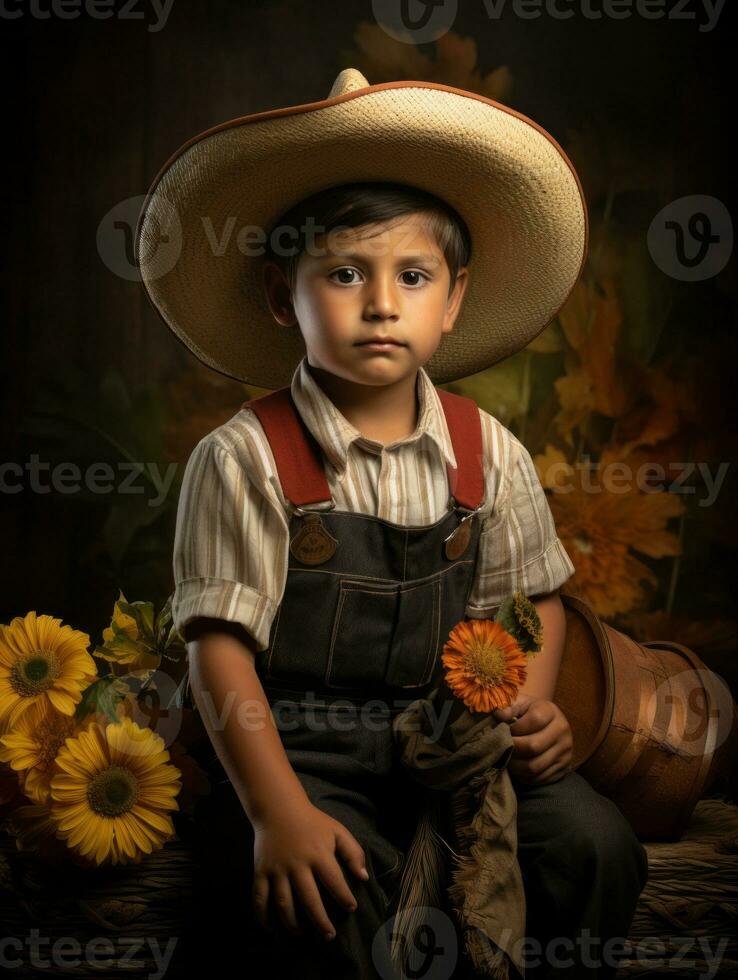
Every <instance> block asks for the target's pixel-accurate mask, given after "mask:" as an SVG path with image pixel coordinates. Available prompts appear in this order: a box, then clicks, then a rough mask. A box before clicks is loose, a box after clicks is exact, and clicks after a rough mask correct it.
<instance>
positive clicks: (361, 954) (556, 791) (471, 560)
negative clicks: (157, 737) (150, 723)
mask: <svg viewBox="0 0 738 980" xmlns="http://www.w3.org/2000/svg"><path fill="white" fill-rule="evenodd" d="M438 394H439V397H440V399H441V403H442V405H443V410H444V413H445V415H446V420H447V423H448V428H449V433H450V435H451V440H452V443H453V448H454V454H455V457H456V461H457V463H458V468H457V469H456V470H453V469H451V468H449V469H448V478H449V505H450V509H449V512H448V513H447V514H445V515H444V516H443V517H442V518H441V519H440V520H438V521H436V522H435V523H434V524H431V525H428V526H426V527H412V526H409V527H404V526H400V525H398V524H393V523H391V522H389V521H385V520H381V519H379V518H376V517H372V516H368V515H365V514H359V513H348V512H339V511H336V510H335V509H332V503H333V502H332V500H331V495H330V491H329V488H328V485H327V482H326V479H325V474H324V471H323V463H322V454H321V451H320V449H319V447H318V445H317V443H316V442H315V440H314V438H313V436H312V435H311V433H310V432H309V430H308V429H307V427H306V426H305V425H304V423H303V422H302V419H301V417H300V415H299V413H298V412H297V410H296V408H295V406H294V403H293V402H292V398H291V392H290V389H289V388H283V389H281V390H279V391H276V392H273V393H271V394H269V395H265V396H263V397H262V398H257V399H254V400H252V401H249V402H246V403H244V404H245V405H246V406H248V407H250V408H252V409H253V410H254V411H255V412H256V414H257V416H258V417H259V420H260V422H261V424H262V426H263V428H264V431H265V432H266V434H267V437H268V439H269V442H270V445H271V448H272V451H273V454H274V458H275V461H276V464H277V470H278V475H279V479H280V482H281V486H282V489H283V491H284V494H285V497H286V498H287V499H288V500H289V501H291V503H292V504H293V505H294V506H295V508H296V509H295V512H294V514H293V515H292V517H291V520H290V528H289V529H290V561H289V568H288V574H287V582H286V586H285V592H284V596H283V599H282V603H281V605H280V608H279V611H278V614H277V616H276V617H275V621H274V623H273V624H272V630H271V633H270V642H269V647H268V648H267V649H266V650H264V651H259V652H258V653H257V656H256V660H255V662H256V669H257V671H258V673H259V676H260V678H261V680H262V684H263V686H264V688H265V691H266V693H267V696H268V699H269V702H270V705H271V706H272V712H273V716H274V717H275V721H276V722H277V724H278V726H279V729H280V736H281V739H282V743H283V745H284V747H285V751H286V753H287V756H288V758H289V760H290V762H291V764H292V766H293V768H294V770H295V773H296V774H297V776H298V778H299V780H300V782H301V783H302V785H303V788H304V789H305V791H306V793H307V795H308V797H309V799H310V801H311V803H312V804H313V805H314V806H316V807H318V808H319V809H321V810H323V811H324V812H326V813H327V814H329V815H330V816H331V817H333V818H334V819H335V820H337V821H339V822H340V823H341V824H342V825H343V826H344V827H346V828H347V829H348V830H349V831H350V832H351V833H352V834H353V836H354V837H355V838H356V840H357V841H358V842H359V844H360V845H361V846H362V848H363V850H364V855H365V860H366V866H367V869H368V871H369V880H368V881H362V880H361V879H359V878H358V877H356V876H355V875H354V874H353V873H352V872H351V871H350V870H349V869H348V867H347V866H343V865H342V869H343V871H344V877H345V879H346V881H347V883H348V885H349V888H350V889H351V891H352V893H353V895H354V897H355V899H356V902H357V908H356V910H355V911H353V912H349V911H347V910H346V909H345V908H344V907H343V906H342V905H339V904H338V903H336V902H335V901H334V900H333V898H332V895H331V894H330V893H329V892H328V890H327V889H325V888H324V887H322V886H321V885H320V883H318V884H319V887H320V891H321V897H322V899H323V902H324V905H325V908H326V911H327V913H328V915H329V917H330V919H331V921H332V922H333V924H334V926H335V927H336V933H337V935H336V938H335V939H334V940H333V941H332V942H326V941H325V940H324V939H322V938H321V937H320V936H319V935H318V934H317V933H316V930H315V929H314V927H313V926H312V925H311V924H310V923H309V922H307V919H306V918H302V917H301V916H300V918H301V919H302V921H303V923H305V926H304V934H303V935H302V936H298V937H292V936H291V935H290V934H289V933H287V932H286V931H285V930H283V929H281V928H280V929H279V931H278V932H277V933H276V934H274V935H271V934H268V933H266V932H264V930H263V929H261V928H260V927H259V926H258V924H257V922H256V919H255V915H254V910H253V899H252V891H251V888H252V884H253V856H254V843H255V837H254V831H253V828H252V826H251V823H250V821H249V820H248V818H247V817H246V814H245V812H244V809H243V805H242V803H241V801H240V799H239V798H238V796H237V794H236V792H235V790H234V788H233V785H232V784H231V782H230V780H229V779H228V776H227V774H226V773H225V771H224V769H223V767H222V765H221V764H220V762H219V760H218V758H217V755H215V754H214V753H213V754H211V759H210V761H209V763H206V766H207V768H208V770H209V773H210V775H211V778H212V783H213V790H214V791H213V793H212V794H211V795H210V797H206V798H205V804H204V805H203V806H202V808H200V807H198V817H200V815H201V816H202V820H198V827H199V828H201V831H200V833H199V836H197V835H196V846H195V901H194V904H193V910H192V929H191V930H186V935H187V937H188V938H189V939H190V941H192V942H193V950H192V959H193V963H194V962H202V964H203V966H207V967H208V969H209V970H212V969H213V967H219V966H221V967H226V968H228V969H231V968H234V967H235V968H237V969H238V970H239V972H240V973H244V970H245V971H246V975H251V976H284V977H297V976H299V977H301V978H304V980H317V978H321V977H327V976H329V977H331V978H335V980H371V978H375V977H376V978H379V977H382V978H383V980H386V978H395V977H400V976H401V974H398V973H396V972H394V971H393V968H392V966H391V964H390V963H389V962H388V959H387V954H386V937H387V925H388V923H389V924H391V920H392V914H393V911H394V909H395V907H396V906H395V901H396V899H397V897H398V895H397V886H398V884H399V881H400V876H401V872H402V869H403V865H404V858H405V855H406V853H407V848H408V846H409V844H410V841H411V840H412V835H413V833H414V830H415V827H416V824H417V817H418V814H419V812H420V808H421V806H422V794H421V793H420V792H419V788H418V787H417V785H416V784H413V782H412V780H411V779H410V778H409V777H408V775H407V774H406V773H403V772H402V771H401V769H400V767H399V765H398V764H397V762H396V760H395V758H394V755H393V752H392V735H391V728H390V724H389V722H390V721H391V718H392V716H393V715H394V714H395V713H396V712H397V711H400V710H402V709H403V708H404V707H405V705H406V704H407V703H408V702H409V701H411V700H414V699H415V698H418V697H423V696H424V695H425V694H427V693H428V691H429V690H430V689H431V687H432V686H433V685H434V682H435V681H436V680H437V679H438V677H439V675H440V674H441V673H442V664H441V662H440V653H441V651H442V648H443V644H444V642H445V640H446V638H447V636H448V633H449V631H450V630H451V628H452V627H453V626H454V625H455V624H456V623H457V622H458V621H459V620H461V619H463V618H464V614H465V609H466V604H467V597H468V594H469V592H470V589H471V585H472V581H473V577H474V568H475V563H476V559H477V549H478V544H479V534H480V523H481V522H480V520H479V517H478V515H477V516H475V512H476V510H477V509H478V508H479V507H480V506H481V504H482V501H483V496H484V479H483V453H482V439H481V427H480V419H479V412H478V409H477V406H476V404H475V403H474V402H473V401H471V400H469V399H465V398H461V397H459V396H457V395H452V394H450V393H448V392H445V391H442V390H440V389H438ZM454 532H456V535H455V537H451V536H452V535H454ZM467 535H468V540H467ZM341 706H342V707H341ZM369 709H370V710H369ZM515 788H516V794H517V803H518V827H517V830H518V860H519V863H520V866H521V870H522V872H523V881H524V886H525V894H526V905H527V919H526V932H527V933H528V935H529V936H531V937H534V939H535V940H538V941H540V942H541V947H540V948H544V947H546V944H547V943H548V942H549V940H550V941H551V942H554V943H555V942H558V940H559V938H560V937H575V936H582V937H589V936H594V937H599V938H600V940H601V941H602V942H604V941H606V940H607V939H608V938H609V937H621V938H622V939H623V940H624V939H625V938H626V937H627V936H628V930H629V928H630V922H631V919H632V917H633V914H634V910H635V907H636V902H637V900H638V896H639V894H640V891H641V890H642V888H643V887H644V884H645V881H646V878H647V874H648V862H647V854H646V851H645V849H644V847H643V846H642V844H641V843H640V842H639V841H638V839H637V838H636V836H635V834H634V833H633V830H632V828H631V827H630V825H629V824H628V822H627V820H626V819H625V818H624V817H623V815H622V814H621V813H620V811H619V810H618V809H617V807H616V806H615V804H614V803H613V802H612V801H611V800H609V799H607V798H606V797H604V796H602V795H600V794H599V793H597V792H596V790H594V789H593V788H592V786H590V784H589V783H588V782H587V781H586V780H585V779H584V778H583V777H582V776H580V775H579V773H577V772H571V771H570V772H568V773H567V774H566V775H565V776H564V777H563V778H562V779H559V780H558V781H555V782H552V783H547V784H544V785H532V786H528V785H525V784H522V783H516V784H515ZM447 817H448V815H447ZM449 831H450V828H449V827H448V826H445V827H444V826H442V827H441V832H442V834H443V836H444V838H445V839H446V840H450V839H452V833H450V832H449ZM295 901H296V905H297V906H298V907H299V900H298V899H297V898H296V899H295ZM443 913H444V914H445V916H446V918H445V922H446V923H450V922H451V921H452V919H453V915H452V914H451V910H450V909H449V908H448V907H446V908H445V909H444V910H443ZM439 921H440V923H441V928H440V931H438V932H437V934H436V935H435V938H433V937H429V936H420V937H419V938H418V939H417V940H415V941H416V942H425V941H426V940H428V939H429V938H433V943H431V945H433V955H434V959H433V965H434V968H437V969H440V970H441V973H442V975H443V976H454V977H458V978H462V977H464V978H466V977H471V976H477V974H473V973H472V972H467V971H466V970H465V967H464V957H463V956H462V955H461V950H460V949H459V948H458V947H457V946H456V944H455V942H454V940H453V939H452V938H449V933H448V932H447V931H446V932H444V927H443V921H444V920H443V916H442V917H441V920H439ZM378 940H379V941H378ZM577 941H578V940H577ZM434 944H435V945H434ZM556 948H558V947H556ZM571 948H572V949H576V950H577V952H576V953H575V954H573V960H571V961H570V962H569V964H567V966H566V967H565V966H563V965H562V963H561V962H559V961H558V960H555V961H554V962H553V963H552V961H551V960H550V959H546V958H545V957H538V961H537V963H535V962H534V963H531V968H530V969H526V977H528V978H530V980H533V978H534V977H535V978H536V980H539V978H540V980H552V978H556V980H564V978H566V980H569V978H571V980H579V978H580V977H582V976H588V977H591V978H592V980H605V978H607V980H610V978H611V977H612V976H613V975H614V972H615V967H612V966H610V967H600V968H599V969H597V968H591V966H590V963H589V961H588V960H586V959H585V957H584V954H581V955H580V953H579V947H578V946H577V945H576V944H575V943H573V944H572V946H571ZM598 949H599V951H600V953H601V950H602V946H599V947H598ZM559 953H560V951H559ZM554 955H555V954H554ZM593 955H594V956H595V957H596V956H597V955H598V954H597V952H594V953H593ZM527 956H528V954H526V958H527ZM533 959H534V961H535V952H534V953H533ZM585 963H586V966H585ZM249 969H250V970H251V972H250V973H249ZM414 975H418V974H414ZM434 975H435V974H434ZM439 975H441V974H439Z"/></svg>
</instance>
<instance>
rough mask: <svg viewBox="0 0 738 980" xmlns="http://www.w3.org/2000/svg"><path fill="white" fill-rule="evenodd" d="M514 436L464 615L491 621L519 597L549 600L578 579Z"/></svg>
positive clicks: (484, 529)
mask: <svg viewBox="0 0 738 980" xmlns="http://www.w3.org/2000/svg"><path fill="white" fill-rule="evenodd" d="M510 435H511V441H512V445H511V452H510V459H509V469H508V472H507V473H506V474H504V475H503V480H502V482H501V488H500V495H499V498H498V501H497V503H496V505H495V507H494V508H493V510H492V513H491V515H490V517H488V518H487V520H485V521H484V523H483V525H482V531H481V534H480V537H479V554H478V559H477V567H476V570H475V577H474V582H473V583H472V589H471V592H470V595H469V600H468V605H467V609H466V615H467V616H469V617H471V618H477V619H483V618H491V617H492V616H494V614H495V613H496V611H497V609H498V608H499V607H500V605H501V603H502V602H503V600H504V599H506V598H507V597H508V596H509V595H511V594H512V593H513V592H515V591H520V592H522V593H523V594H524V595H526V596H536V595H545V594H548V593H549V592H553V591H554V590H555V589H557V588H559V586H561V585H563V583H564V582H566V581H567V579H569V578H570V577H571V575H573V574H574V571H575V569H574V565H573V563H572V561H571V559H570V558H569V555H568V554H567V552H566V549H565V548H564V545H563V544H562V542H561V540H560V539H559V537H558V535H557V532H556V525H555V524H554V519H553V514H552V513H551V508H550V507H549V503H548V499H547V497H546V494H545V491H544V489H543V487H542V485H541V481H540V480H539V478H538V474H537V472H536V468H535V465H534V463H533V460H532V459H531V456H530V453H529V452H528V450H527V449H526V448H525V446H524V445H523V444H522V443H521V442H520V441H519V440H518V439H517V438H516V437H515V436H512V434H510Z"/></svg>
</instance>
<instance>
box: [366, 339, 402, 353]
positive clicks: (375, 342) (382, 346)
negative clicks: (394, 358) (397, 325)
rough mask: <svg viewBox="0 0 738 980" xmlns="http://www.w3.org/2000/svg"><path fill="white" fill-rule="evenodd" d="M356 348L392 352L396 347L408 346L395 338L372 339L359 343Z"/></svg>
mask: <svg viewBox="0 0 738 980" xmlns="http://www.w3.org/2000/svg"><path fill="white" fill-rule="evenodd" d="M356 346H357V347H369V348H370V349H371V350H392V349H393V348H395V347H407V344H403V343H402V341H400V340H396V339H395V338H394V337H371V338H370V339H369V340H361V341H359V342H358V343H357V344H356Z"/></svg>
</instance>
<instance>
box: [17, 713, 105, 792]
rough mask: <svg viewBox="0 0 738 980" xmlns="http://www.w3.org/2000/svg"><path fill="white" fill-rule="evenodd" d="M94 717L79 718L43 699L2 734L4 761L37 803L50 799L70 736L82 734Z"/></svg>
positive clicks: (24, 789) (24, 790)
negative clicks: (58, 756) (56, 761)
mask: <svg viewBox="0 0 738 980" xmlns="http://www.w3.org/2000/svg"><path fill="white" fill-rule="evenodd" d="M93 720H94V715H88V716H87V718H85V719H84V720H82V721H81V722H80V721H76V720H75V719H74V717H73V716H72V715H63V714H62V713H61V712H60V711H56V710H54V709H53V708H47V707H46V706H45V705H43V703H41V704H38V705H33V706H32V707H31V708H29V709H28V711H25V712H24V713H23V714H22V715H21V717H20V718H19V719H18V721H17V722H16V724H15V726H14V727H13V728H12V729H10V730H8V731H7V732H6V733H5V734H4V735H2V736H0V762H7V763H9V764H10V767H11V768H12V769H14V770H16V771H17V772H18V774H19V777H20V785H21V787H22V789H23V792H24V793H25V794H26V796H27V797H28V798H29V799H30V800H32V801H33V802H34V803H48V801H49V795H50V791H51V789H50V783H51V777H52V776H53V775H54V772H55V769H54V759H55V758H56V754H57V752H58V751H59V749H60V748H61V747H62V745H63V744H64V742H65V740H66V739H67V738H70V737H73V736H74V735H75V734H79V732H80V731H83V730H84V729H85V728H87V727H89V724H90V723H91V722H92V721H93Z"/></svg>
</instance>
